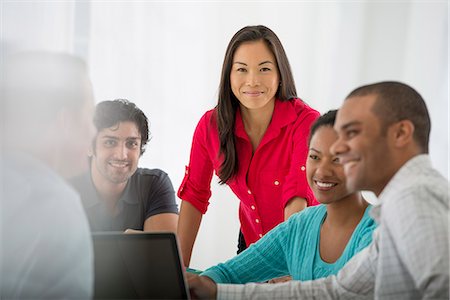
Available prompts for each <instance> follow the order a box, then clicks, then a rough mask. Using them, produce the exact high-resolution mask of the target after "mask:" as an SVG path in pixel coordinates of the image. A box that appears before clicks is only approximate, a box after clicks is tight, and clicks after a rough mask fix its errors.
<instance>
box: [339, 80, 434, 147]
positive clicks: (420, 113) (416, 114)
mask: <svg viewBox="0 0 450 300" xmlns="http://www.w3.org/2000/svg"><path fill="white" fill-rule="evenodd" d="M367 95H376V96H377V98H376V102H375V104H374V105H373V107H372V111H373V113H374V114H375V115H376V116H377V117H378V118H379V119H380V121H381V126H382V132H383V133H385V132H386V130H387V128H388V126H389V125H391V124H393V123H395V122H399V121H401V120H409V121H411V122H412V123H413V124H414V140H415V141H416V143H417V144H418V146H419V147H420V148H421V150H422V153H428V143H429V139H430V130H431V121H430V116H429V114H428V109H427V106H426V104H425V101H424V100H423V98H422V96H421V95H420V94H419V93H418V92H417V91H416V90H414V89H413V88H412V87H410V86H409V85H407V84H404V83H401V82H396V81H385V82H379V83H374V84H369V85H365V86H362V87H359V88H357V89H355V90H354V91H352V92H351V93H350V94H349V95H348V96H347V99H349V98H352V97H361V96H367Z"/></svg>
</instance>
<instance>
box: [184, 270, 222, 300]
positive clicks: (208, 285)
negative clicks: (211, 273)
mask: <svg viewBox="0 0 450 300" xmlns="http://www.w3.org/2000/svg"><path fill="white" fill-rule="evenodd" d="M186 277H187V281H188V285H189V292H190V293H191V297H192V299H216V298H217V285H216V283H215V282H214V281H213V280H212V279H210V278H209V277H207V276H198V275H196V274H192V273H186Z"/></svg>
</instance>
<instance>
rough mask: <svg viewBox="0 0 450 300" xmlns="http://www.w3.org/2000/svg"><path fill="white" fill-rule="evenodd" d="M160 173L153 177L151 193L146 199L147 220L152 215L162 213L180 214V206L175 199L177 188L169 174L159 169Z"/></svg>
mask: <svg viewBox="0 0 450 300" xmlns="http://www.w3.org/2000/svg"><path fill="white" fill-rule="evenodd" d="M158 171H159V172H158V174H157V175H156V174H155V176H152V177H153V180H152V182H151V184H150V185H151V186H150V193H149V195H148V197H147V199H146V201H147V203H146V205H145V207H146V211H145V220H146V219H148V218H149V217H151V216H154V215H157V214H161V213H176V214H178V206H177V203H176V201H175V190H174V189H173V185H172V182H171V181H170V178H169V176H168V175H167V174H166V173H165V172H163V171H160V170H158Z"/></svg>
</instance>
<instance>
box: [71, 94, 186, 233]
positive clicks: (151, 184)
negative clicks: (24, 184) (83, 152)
mask: <svg viewBox="0 0 450 300" xmlns="http://www.w3.org/2000/svg"><path fill="white" fill-rule="evenodd" d="M94 125H95V126H96V127H97V131H98V133H97V136H96V137H95V139H94V141H93V144H92V149H91V153H90V162H91V164H90V172H88V173H86V174H84V175H82V176H80V177H77V178H74V179H73V180H72V184H73V186H74V187H75V188H76V189H77V190H78V191H79V193H80V194H81V198H82V201H83V206H84V209H85V211H86V214H87V216H88V219H89V223H90V226H91V230H92V231H123V230H127V229H133V230H143V231H173V232H175V231H176V226H177V221H178V215H177V213H178V209H177V205H176V202H175V192H174V189H173V186H172V183H171V181H170V179H169V177H168V176H167V174H166V173H164V172H163V171H161V170H159V169H144V168H138V162H139V158H140V156H141V155H142V154H143V153H144V151H145V145H146V144H147V141H148V139H149V131H148V121H147V117H146V116H145V114H144V113H143V112H142V111H141V110H140V109H139V108H138V107H136V105H135V104H134V103H131V102H129V101H127V100H114V101H103V102H101V103H99V104H97V107H96V111H95V116H94Z"/></svg>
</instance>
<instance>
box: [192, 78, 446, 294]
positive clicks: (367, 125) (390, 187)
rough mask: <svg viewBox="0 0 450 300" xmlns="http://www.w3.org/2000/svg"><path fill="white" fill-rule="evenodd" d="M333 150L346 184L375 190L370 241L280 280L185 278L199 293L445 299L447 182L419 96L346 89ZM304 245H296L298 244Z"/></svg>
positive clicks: (397, 90) (381, 88) (392, 89)
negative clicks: (338, 263) (312, 270)
mask: <svg viewBox="0 0 450 300" xmlns="http://www.w3.org/2000/svg"><path fill="white" fill-rule="evenodd" d="M334 128H335V129H336V131H337V132H338V135H339V139H338V140H337V141H336V142H335V143H334V144H333V145H332V146H331V152H332V153H334V154H335V155H337V156H338V157H339V159H340V160H341V163H342V164H343V165H344V171H345V175H346V177H347V183H346V184H347V188H348V189H350V190H369V191H372V192H374V193H375V194H376V195H377V196H378V198H379V202H380V204H379V205H377V206H375V207H374V208H373V209H372V211H371V214H372V216H373V218H374V220H375V221H376V222H377V223H378V224H379V226H378V228H377V229H375V231H374V235H373V241H372V243H371V244H370V245H369V246H368V247H367V248H365V249H364V250H362V251H361V252H359V253H358V254H357V255H355V256H354V257H353V258H352V259H351V260H350V261H349V262H348V263H347V264H346V265H345V266H344V267H343V268H342V269H341V270H340V272H339V273H338V274H337V275H335V276H334V275H333V276H329V277H327V278H322V279H319V280H313V281H303V282H302V281H292V282H288V283H282V284H274V285H267V284H246V285H220V284H219V285H217V286H216V285H215V284H214V283H213V282H212V281H205V280H202V278H201V276H200V277H195V276H192V277H191V278H190V282H189V285H190V288H191V292H192V293H193V294H195V295H196V296H197V297H199V298H205V299H208V298H212V297H215V296H216V297H217V298H218V299H310V298H314V299H383V300H384V299H449V231H448V215H449V183H448V181H447V180H446V179H445V178H444V177H443V176H442V175H441V174H439V172H437V171H436V170H435V169H433V167H432V166H431V162H430V158H429V156H428V142H429V134H430V118H429V115H428V110H427V107H426V105H425V102H424V100H423V99H422V97H421V96H420V95H419V93H417V92H416V91H415V90H414V89H413V88H411V87H410V86H408V85H405V84H403V83H400V82H380V83H375V84H371V85H367V86H363V87H360V88H358V89H356V90H354V91H353V92H352V93H350V95H349V96H348V97H347V99H346V101H345V102H344V104H343V105H342V107H341V109H340V110H339V112H338V114H337V118H336V123H335V125H334ZM299 251H301V249H299Z"/></svg>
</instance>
